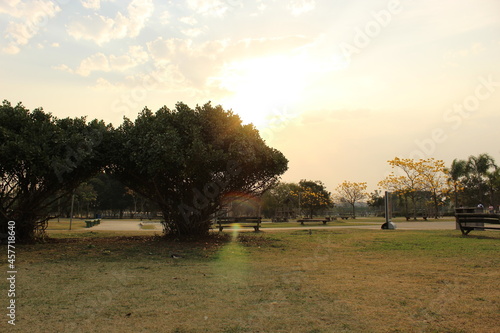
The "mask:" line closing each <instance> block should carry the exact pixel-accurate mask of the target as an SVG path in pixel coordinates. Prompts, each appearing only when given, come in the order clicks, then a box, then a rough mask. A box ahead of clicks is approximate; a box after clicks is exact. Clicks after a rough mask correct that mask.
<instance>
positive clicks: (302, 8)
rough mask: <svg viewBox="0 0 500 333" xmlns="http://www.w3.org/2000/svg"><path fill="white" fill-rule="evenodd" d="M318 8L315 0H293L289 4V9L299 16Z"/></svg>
mask: <svg viewBox="0 0 500 333" xmlns="http://www.w3.org/2000/svg"><path fill="white" fill-rule="evenodd" d="M315 8H316V1H315V0H292V1H290V3H289V4H288V9H289V10H290V12H291V13H292V15H294V16H299V15H302V14H304V13H307V12H310V11H312V10H314V9H315Z"/></svg>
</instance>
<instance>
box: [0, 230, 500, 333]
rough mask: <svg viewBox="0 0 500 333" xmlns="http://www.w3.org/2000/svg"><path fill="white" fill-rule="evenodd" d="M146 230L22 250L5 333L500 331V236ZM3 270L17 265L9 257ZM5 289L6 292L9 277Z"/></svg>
mask: <svg viewBox="0 0 500 333" xmlns="http://www.w3.org/2000/svg"><path fill="white" fill-rule="evenodd" d="M144 233H148V232H147V231H146V232H144V231H140V232H135V233H134V232H120V233H113V232H87V231H85V230H83V231H74V232H72V233H67V232H65V231H57V230H54V231H51V236H53V239H52V240H50V241H49V242H48V243H44V244H36V245H18V246H17V247H16V252H17V257H16V266H17V269H18V274H17V280H16V302H17V303H16V304H17V305H18V306H17V308H16V315H17V317H16V326H15V327H10V326H9V327H7V326H6V325H7V324H6V321H3V322H2V323H0V330H2V331H3V330H5V331H7V329H8V330H9V331H11V332H26V331H35V332H92V331H110V332H125V331H139V332H459V331H464V332H493V331H495V330H496V327H497V320H496V319H497V317H498V299H499V298H500V291H499V290H498V287H497V285H498V280H499V279H500V272H499V270H498V267H499V264H500V258H499V256H498V253H499V250H500V248H499V246H500V234H499V233H498V232H494V231H486V232H481V233H479V232H477V233H476V234H474V235H469V236H468V237H462V236H461V233H460V231H457V230H449V231H403V230H395V231H387V230H386V231H383V230H359V229H330V230H328V229H318V230H314V231H313V232H312V233H310V232H309V230H290V231H280V232H269V231H268V232H266V231H264V232H260V233H254V232H240V233H239V234H237V233H234V234H232V233H220V234H219V233H213V235H212V236H211V237H210V238H207V239H204V240H197V241H191V242H179V241H176V240H175V239H167V238H165V237H160V236H154V235H153V233H152V234H151V235H149V234H148V235H144ZM55 235H57V238H56V237H55ZM4 250H6V249H5V248H4ZM172 253H175V254H179V255H181V256H182V258H180V259H174V258H172V257H171V254H172ZM0 262H1V263H2V264H3V265H4V267H6V266H5V265H6V264H7V261H6V257H5V256H4V257H2V258H1V260H0ZM0 289H1V290H8V285H7V281H6V279H3V280H0ZM6 294H7V293H4V296H2V297H3V302H4V303H5V301H6Z"/></svg>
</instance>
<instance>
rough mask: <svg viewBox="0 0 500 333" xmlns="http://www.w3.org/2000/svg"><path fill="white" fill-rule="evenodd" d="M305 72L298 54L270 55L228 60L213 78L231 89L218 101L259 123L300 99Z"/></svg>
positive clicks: (255, 123) (264, 121) (252, 121)
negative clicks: (235, 60) (289, 55)
mask: <svg viewBox="0 0 500 333" xmlns="http://www.w3.org/2000/svg"><path fill="white" fill-rule="evenodd" d="M307 75H308V70H307V68H306V66H305V65H304V62H303V61H302V60H301V59H299V58H298V57H286V56H273V57H266V58H256V59H249V60H245V61H239V62H233V63H230V64H227V65H226V66H224V68H223V70H222V73H221V76H220V77H218V78H214V81H216V82H218V84H219V87H220V88H222V89H225V90H227V91H229V92H230V93H231V94H230V96H229V97H227V98H225V99H224V100H222V101H221V104H222V105H224V106H225V107H226V108H231V109H233V111H234V112H236V113H238V114H239V115H240V116H241V117H242V119H243V121H244V122H246V123H253V124H254V125H256V126H259V125H263V124H265V123H266V121H269V119H270V118H272V117H273V115H274V114H275V113H279V112H280V110H283V109H286V108H287V107H290V106H292V105H293V104H294V103H296V102H298V101H299V100H300V99H301V95H302V92H303V90H304V88H305V86H306V85H307ZM274 116H275V115H274Z"/></svg>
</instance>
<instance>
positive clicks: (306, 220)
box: [297, 218, 329, 225]
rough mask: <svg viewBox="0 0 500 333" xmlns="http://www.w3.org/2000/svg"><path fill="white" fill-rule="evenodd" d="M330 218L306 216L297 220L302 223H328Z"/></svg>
mask: <svg viewBox="0 0 500 333" xmlns="http://www.w3.org/2000/svg"><path fill="white" fill-rule="evenodd" d="M328 221H329V220H328V219H326V218H325V219H310V218H305V219H300V220H297V222H299V223H300V224H302V225H304V222H315V223H318V222H322V223H323V224H326V223H327V222H328Z"/></svg>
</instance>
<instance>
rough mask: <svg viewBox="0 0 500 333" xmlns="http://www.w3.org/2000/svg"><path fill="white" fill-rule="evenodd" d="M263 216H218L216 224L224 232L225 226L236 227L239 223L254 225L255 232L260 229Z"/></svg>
mask: <svg viewBox="0 0 500 333" xmlns="http://www.w3.org/2000/svg"><path fill="white" fill-rule="evenodd" d="M261 223H262V218H261V217H260V216H239V217H227V216H223V217H218V218H217V221H216V224H217V228H219V231H220V232H222V230H224V228H225V227H234V226H235V225H239V226H242V227H253V229H254V230H255V232H257V231H259V228H260V224H261Z"/></svg>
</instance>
